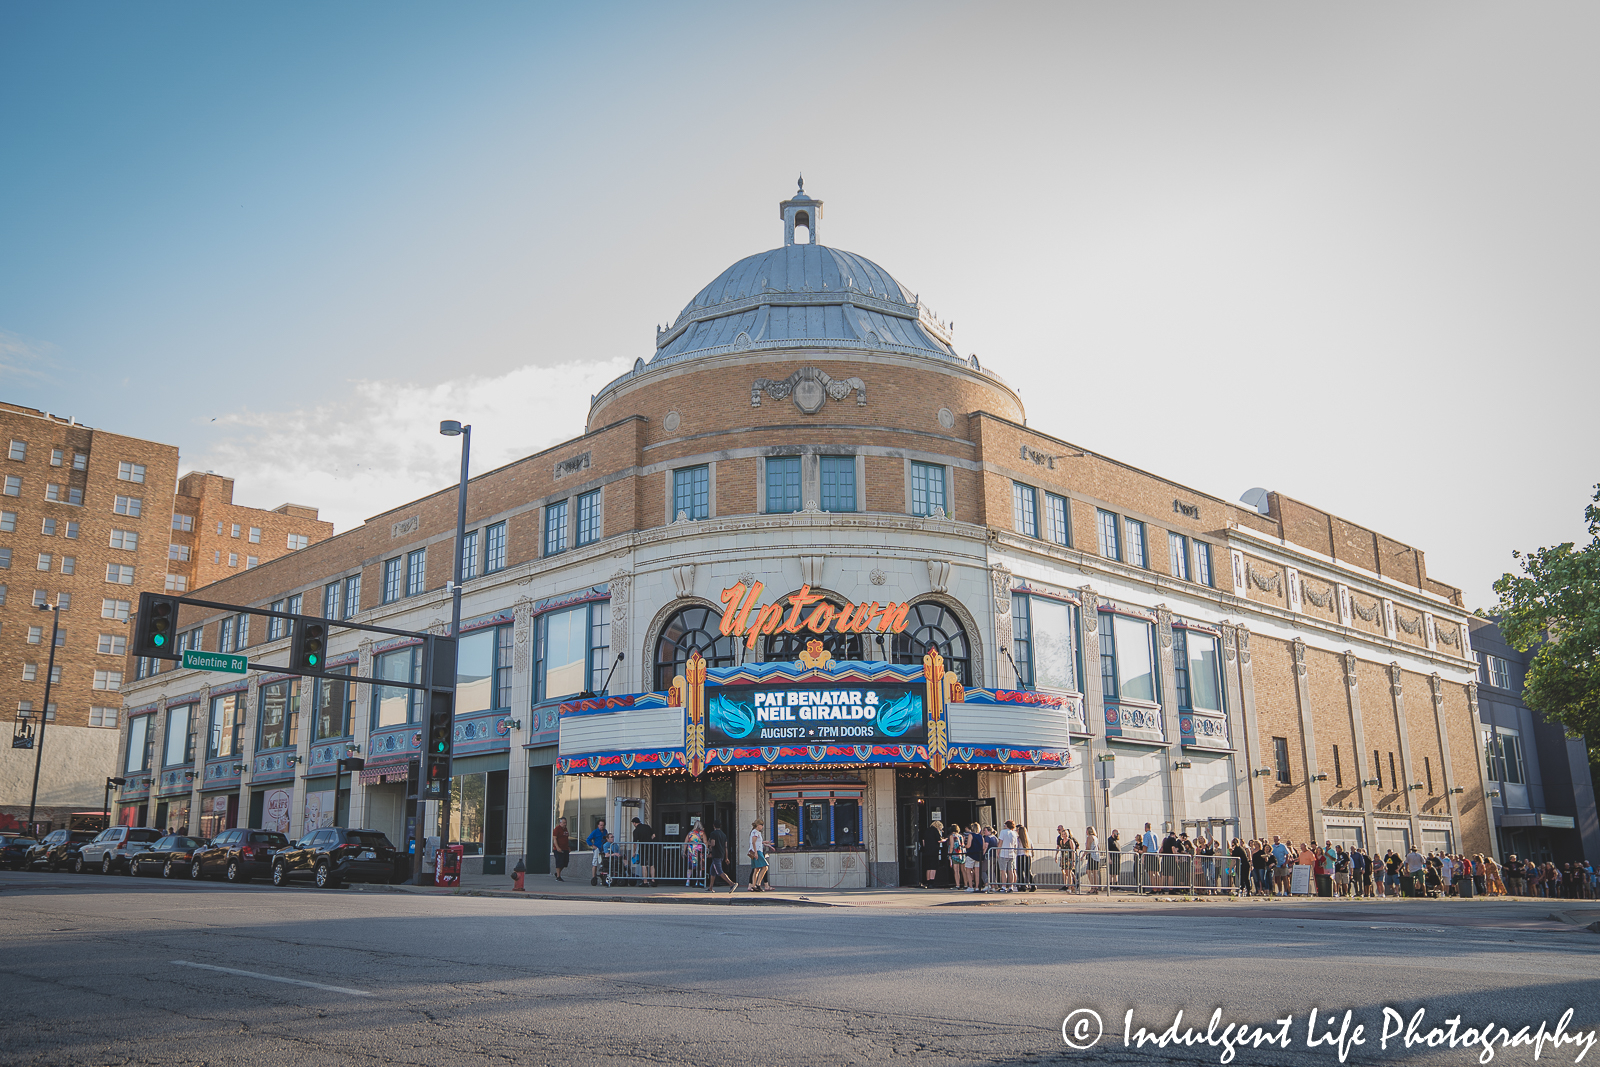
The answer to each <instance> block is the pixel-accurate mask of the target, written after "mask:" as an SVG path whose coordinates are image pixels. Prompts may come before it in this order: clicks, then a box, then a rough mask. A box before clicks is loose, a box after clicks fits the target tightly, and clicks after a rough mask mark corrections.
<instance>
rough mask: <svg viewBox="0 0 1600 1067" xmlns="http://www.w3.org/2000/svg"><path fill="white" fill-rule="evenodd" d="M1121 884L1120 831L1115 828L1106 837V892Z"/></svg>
mask: <svg viewBox="0 0 1600 1067" xmlns="http://www.w3.org/2000/svg"><path fill="white" fill-rule="evenodd" d="M1121 884H1122V831H1121V830H1118V829H1117V828H1116V827H1114V826H1113V827H1112V828H1111V833H1109V834H1107V835H1106V892H1107V893H1110V892H1111V887H1112V886H1113V885H1121Z"/></svg>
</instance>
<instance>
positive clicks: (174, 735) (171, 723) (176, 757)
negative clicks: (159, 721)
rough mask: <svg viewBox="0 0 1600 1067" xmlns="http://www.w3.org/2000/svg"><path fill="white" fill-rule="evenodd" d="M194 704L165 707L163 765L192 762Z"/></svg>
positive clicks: (170, 765) (172, 765)
mask: <svg viewBox="0 0 1600 1067" xmlns="http://www.w3.org/2000/svg"><path fill="white" fill-rule="evenodd" d="M195 707H196V706H195V705H194V704H182V705H180V706H178V707H175V708H168V709H167V752H166V759H165V760H164V761H163V763H164V765H165V766H168V767H176V766H181V765H183V764H188V763H193V762H194V711H195Z"/></svg>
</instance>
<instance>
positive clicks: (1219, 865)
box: [1138, 852, 1240, 893]
mask: <svg viewBox="0 0 1600 1067" xmlns="http://www.w3.org/2000/svg"><path fill="white" fill-rule="evenodd" d="M1139 860H1140V862H1139V864H1138V866H1139V874H1140V884H1139V890H1140V891H1141V892H1146V893H1232V892H1236V891H1238V890H1239V889H1240V881H1239V861H1238V860H1237V859H1235V858H1234V857H1232V856H1199V855H1190V854H1189V853H1187V852H1179V853H1175V854H1166V855H1163V854H1158V853H1146V854H1144V855H1142V856H1140V857H1139Z"/></svg>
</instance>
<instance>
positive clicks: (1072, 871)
mask: <svg viewBox="0 0 1600 1067" xmlns="http://www.w3.org/2000/svg"><path fill="white" fill-rule="evenodd" d="M1065 833H1066V835H1067V836H1066V841H1065V843H1064V844H1062V845H1061V849H1062V855H1064V856H1065V857H1066V861H1067V862H1066V864H1065V866H1063V867H1062V868H1061V874H1062V884H1063V885H1065V886H1066V887H1067V888H1068V889H1069V890H1071V891H1072V892H1074V893H1076V892H1077V891H1078V889H1079V884H1078V861H1079V860H1080V859H1082V857H1083V852H1082V850H1081V849H1080V848H1079V847H1078V839H1077V838H1076V837H1074V836H1073V835H1072V831H1071V830H1067V831H1065Z"/></svg>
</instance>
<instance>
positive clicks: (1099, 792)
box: [1078, 585, 1112, 833]
mask: <svg viewBox="0 0 1600 1067" xmlns="http://www.w3.org/2000/svg"><path fill="white" fill-rule="evenodd" d="M1078 603H1079V618H1080V620H1081V623H1082V625H1081V626H1080V627H1079V629H1080V630H1081V631H1082V632H1081V633H1080V635H1079V637H1080V639H1081V640H1082V642H1083V678H1082V679H1081V680H1080V681H1079V684H1078V688H1080V689H1082V690H1083V714H1084V719H1085V721H1086V724H1087V727H1088V729H1089V730H1090V731H1091V732H1092V733H1093V734H1094V736H1093V737H1092V738H1090V740H1089V743H1088V744H1087V745H1085V746H1084V762H1085V763H1087V764H1088V765H1089V775H1088V781H1087V784H1086V786H1085V788H1087V789H1088V790H1089V796H1088V797H1087V798H1086V799H1087V800H1088V804H1087V810H1089V811H1094V812H1098V813H1099V814H1098V815H1097V816H1096V818H1097V820H1098V822H1097V825H1098V826H1099V827H1100V829H1101V831H1102V832H1103V833H1110V832H1111V826H1112V822H1111V802H1110V791H1109V790H1104V789H1101V788H1100V780H1099V775H1100V768H1099V766H1098V762H1099V761H1098V757H1099V756H1100V754H1101V753H1104V752H1106V751H1107V750H1108V748H1107V745H1106V694H1105V686H1104V684H1103V683H1102V682H1101V680H1100V597H1099V595H1098V594H1096V593H1095V591H1094V589H1093V588H1091V587H1089V586H1087V585H1085V586H1080V587H1079V589H1078Z"/></svg>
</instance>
